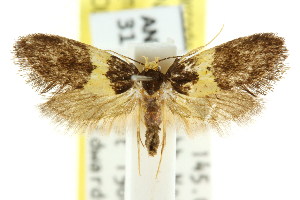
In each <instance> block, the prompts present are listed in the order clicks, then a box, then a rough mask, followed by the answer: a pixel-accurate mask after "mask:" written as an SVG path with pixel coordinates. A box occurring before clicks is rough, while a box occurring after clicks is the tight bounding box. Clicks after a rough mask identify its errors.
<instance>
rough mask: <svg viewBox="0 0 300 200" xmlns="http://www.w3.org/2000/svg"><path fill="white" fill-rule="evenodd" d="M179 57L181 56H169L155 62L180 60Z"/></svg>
mask: <svg viewBox="0 0 300 200" xmlns="http://www.w3.org/2000/svg"><path fill="white" fill-rule="evenodd" d="M181 57H182V56H170V57H166V58H163V59H160V60H158V61H157V62H161V61H164V60H167V59H171V58H181Z"/></svg>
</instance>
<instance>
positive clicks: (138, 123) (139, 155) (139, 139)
mask: <svg viewBox="0 0 300 200" xmlns="http://www.w3.org/2000/svg"><path fill="white" fill-rule="evenodd" d="M137 112H138V114H137V131H136V139H137V147H138V171H139V175H141V147H140V144H142V145H143V146H144V144H143V142H142V140H141V124H140V123H141V101H140V100H139V102H138V111H137Z"/></svg>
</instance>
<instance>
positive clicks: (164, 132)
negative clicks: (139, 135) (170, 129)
mask: <svg viewBox="0 0 300 200" xmlns="http://www.w3.org/2000/svg"><path fill="white" fill-rule="evenodd" d="M166 124H167V123H166V112H165V102H164V101H163V102H162V126H163V127H162V134H163V137H162V142H161V150H160V158H159V163H158V167H157V171H156V176H155V177H156V178H157V177H158V173H159V170H160V166H161V161H162V158H163V153H164V150H165V146H166V138H167V131H166Z"/></svg>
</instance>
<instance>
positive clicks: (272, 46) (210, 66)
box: [166, 33, 287, 133]
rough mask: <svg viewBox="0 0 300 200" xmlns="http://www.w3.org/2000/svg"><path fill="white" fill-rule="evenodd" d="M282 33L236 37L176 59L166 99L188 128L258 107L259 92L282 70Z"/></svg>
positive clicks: (245, 115) (240, 117) (238, 117)
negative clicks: (280, 34)
mask: <svg viewBox="0 0 300 200" xmlns="http://www.w3.org/2000/svg"><path fill="white" fill-rule="evenodd" d="M286 53H287V49H286V47H285V46H284V39H283V38H281V37H278V36H276V35H275V34H273V33H261V34H254V35H251V36H247V37H242V38H238V39H235V40H232V41H230V42H227V43H224V44H221V45H219V46H216V47H214V48H211V49H208V50H205V51H200V50H197V51H193V52H192V53H188V54H186V55H185V56H182V57H181V58H180V59H176V60H175V62H174V64H173V65H172V66H171V67H170V69H169V71H168V72H167V75H168V77H169V80H170V82H171V84H172V86H173V89H174V91H173V92H172V93H171V94H169V95H168V98H167V100H166V104H167V106H168V108H169V110H170V112H171V113H172V114H174V115H175V116H177V117H178V118H179V119H180V121H181V122H183V124H184V126H185V129H186V130H187V132H188V133H193V132H199V129H201V128H203V129H205V128H206V127H213V128H217V129H218V130H220V132H222V130H221V129H220V127H223V125H225V124H226V123H228V122H230V121H234V122H245V121H247V120H249V119H250V117H251V116H252V115H255V114H257V113H259V111H260V110H261V108H262V100H261V96H262V95H265V94H266V93H267V92H268V91H270V90H271V89H272V88H273V85H274V83H275V82H276V81H278V80H279V79H280V78H281V77H282V74H283V73H284V72H285V71H286V69H287V68H286V67H284V65H283V61H284V60H285V58H286V57H287V55H286Z"/></svg>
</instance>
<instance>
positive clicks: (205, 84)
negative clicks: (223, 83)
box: [187, 49, 220, 97]
mask: <svg viewBox="0 0 300 200" xmlns="http://www.w3.org/2000/svg"><path fill="white" fill-rule="evenodd" d="M195 59H196V62H195V63H193V66H191V68H192V69H191V70H194V71H196V73H197V74H198V78H199V79H198V81H197V82H196V83H194V84H192V83H187V84H190V91H189V96H191V97H205V96H206V95H211V94H216V93H218V92H220V88H219V87H218V84H217V82H216V81H215V79H216V77H215V76H214V75H213V68H212V62H213V60H214V49H209V50H206V51H203V52H201V53H200V54H199V55H197V56H196V58H195Z"/></svg>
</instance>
